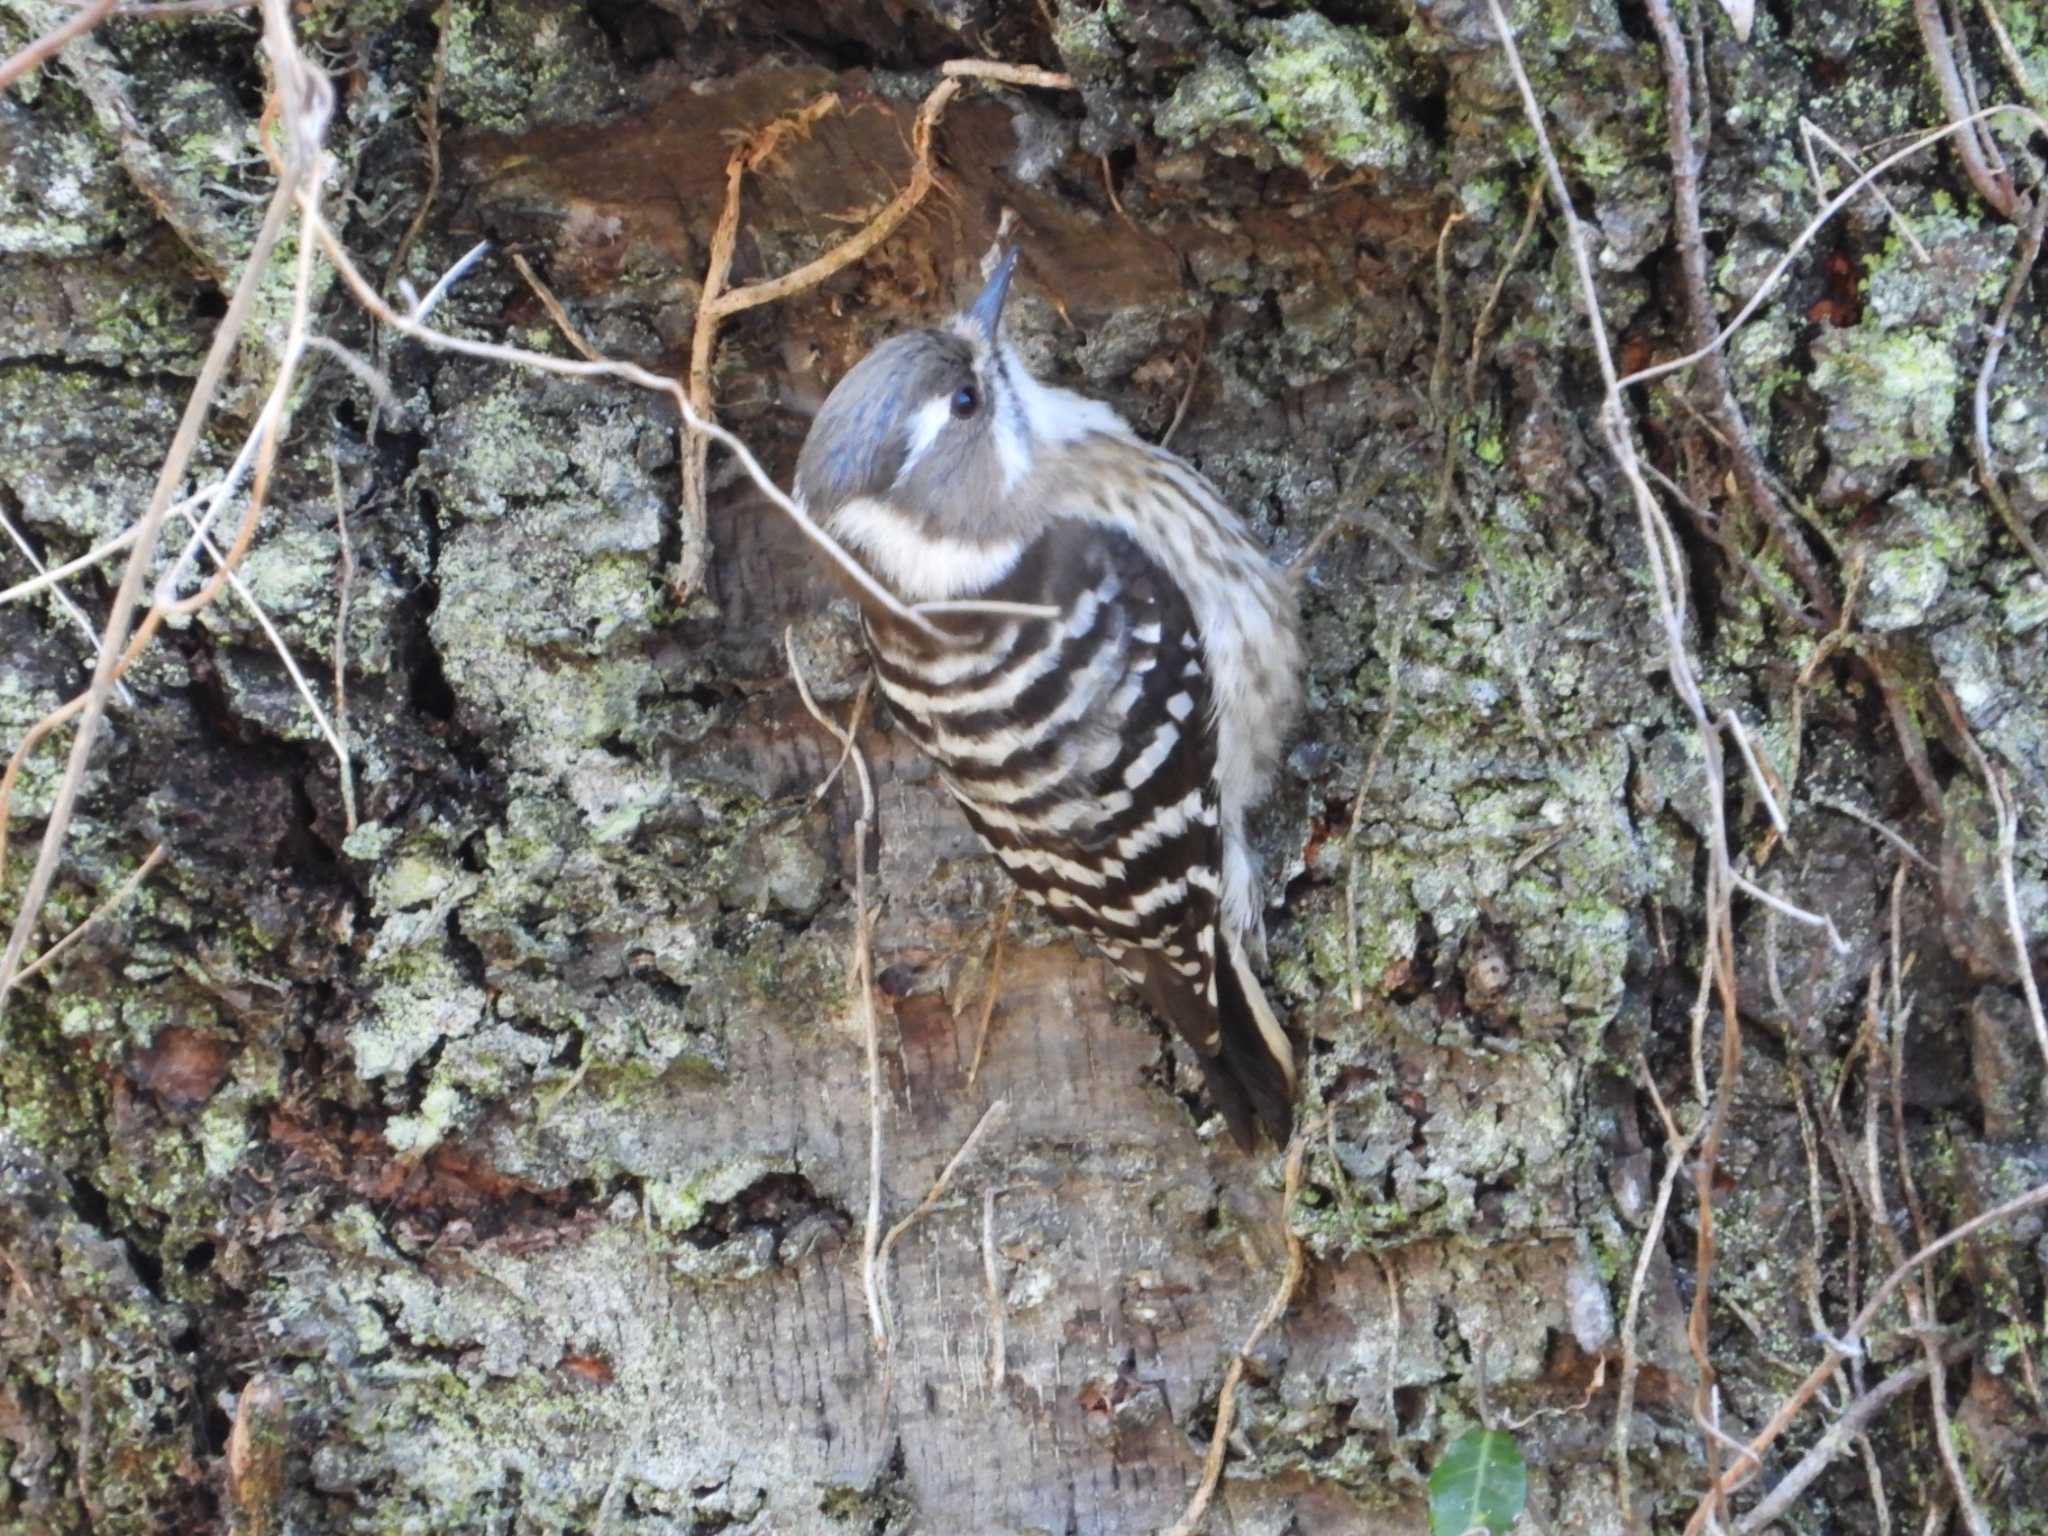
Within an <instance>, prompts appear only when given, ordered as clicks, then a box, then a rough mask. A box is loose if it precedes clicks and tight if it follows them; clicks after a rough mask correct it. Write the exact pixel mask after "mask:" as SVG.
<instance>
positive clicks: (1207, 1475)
mask: <svg viewBox="0 0 2048 1536" xmlns="http://www.w3.org/2000/svg"><path fill="white" fill-rule="evenodd" d="M1322 1129H1323V1128H1322V1126H1320V1125H1304V1126H1301V1127H1299V1128H1297V1129H1296V1131H1295V1133H1294V1139H1293V1140H1292V1141H1290V1142H1289V1143H1288V1144H1287V1168H1286V1172H1285V1174H1284V1175H1283V1176H1282V1180H1281V1190H1280V1226H1281V1230H1282V1231H1283V1232H1285V1233H1286V1234H1287V1270H1286V1273H1285V1274H1283V1275H1282V1276H1281V1277H1280V1284H1279V1286H1278V1287H1277V1288H1275V1290H1274V1292H1273V1295H1272V1298H1271V1299H1270V1300H1269V1301H1267V1303H1266V1307H1265V1310H1264V1311H1263V1312H1261V1313H1260V1314H1259V1320H1258V1321H1257V1322H1256V1323H1254V1324H1253V1325H1252V1331H1251V1332H1250V1333H1249V1334H1247V1335H1245V1341H1244V1343H1243V1344H1242V1345H1240V1346H1239V1348H1238V1351H1237V1353H1236V1354H1234V1355H1232V1356H1231V1357H1230V1365H1229V1367H1228V1368H1227V1369H1226V1370H1225V1371H1224V1373H1223V1385H1222V1387H1221V1388H1220V1389H1218V1391H1217V1393H1216V1428H1215V1430H1214V1432H1213V1433H1211V1434H1210V1436H1209V1451H1208V1454H1207V1455H1205V1456H1204V1457H1203V1458H1202V1480H1201V1482H1200V1483H1198V1484H1196V1486H1195V1492H1194V1496H1193V1497H1192V1498H1190V1499H1189V1500H1188V1503H1187V1508H1185V1509H1184V1510H1182V1511H1181V1517H1180V1518H1179V1519H1178V1520H1176V1521H1174V1523H1173V1524H1172V1525H1171V1526H1170V1527H1168V1529H1167V1531H1166V1533H1165V1536H1194V1533H1195V1532H1196V1531H1198V1530H1200V1529H1201V1528H1202V1521H1203V1519H1204V1518H1205V1517H1206V1516H1207V1515H1208V1513H1209V1502H1210V1500H1212V1499H1214V1498H1215V1497H1216V1489H1217V1486H1218V1485H1219V1484H1220V1483H1221V1482H1222V1481H1223V1462H1224V1459H1225V1458H1226V1457H1227V1456H1228V1455H1229V1453H1230V1424H1231V1419H1232V1416H1233V1415H1234V1414H1235V1413H1236V1411H1237V1388H1238V1383H1239V1382H1241V1381H1243V1380H1244V1373H1245V1367H1246V1364H1247V1362H1248V1361H1249V1359H1250V1356H1251V1352H1252V1351H1253V1350H1255V1349H1257V1348H1258V1347H1259V1341H1260V1340H1261V1339H1263V1338H1265V1336H1266V1334H1267V1333H1268V1332H1269V1331H1270V1330H1271V1329H1272V1327H1273V1325H1274V1324H1275V1323H1277V1322H1279V1321H1280V1319H1281V1318H1282V1317H1283V1316H1284V1315H1285V1314H1286V1312H1287V1309H1288V1307H1290V1306H1291V1305H1293V1302H1294V1292H1295V1288H1296V1287H1297V1286H1299V1285H1300V1284H1301V1276H1302V1272H1303V1271H1304V1270H1305V1269H1306V1268H1307V1267H1308V1254H1307V1252H1306V1250H1305V1249H1304V1248H1303V1247H1302V1243H1301V1239H1300V1238H1298V1237H1296V1236H1295V1235H1294V1197H1295V1196H1296V1195H1298V1194H1300V1193H1301V1169H1302V1161H1303V1159H1304V1157H1306V1155H1307V1153H1308V1147H1309V1143H1310V1142H1311V1141H1313V1140H1314V1139H1315V1138H1316V1137H1317V1135H1319V1134H1320V1133H1321V1131H1322Z"/></svg>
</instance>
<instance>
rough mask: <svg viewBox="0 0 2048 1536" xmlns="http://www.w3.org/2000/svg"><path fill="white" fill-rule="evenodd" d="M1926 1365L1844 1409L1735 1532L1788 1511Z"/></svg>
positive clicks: (1960, 1353)
mask: <svg viewBox="0 0 2048 1536" xmlns="http://www.w3.org/2000/svg"><path fill="white" fill-rule="evenodd" d="M1972 1347H1973V1346H1972V1345H1971V1343H1970V1341H1969V1340H1967V1339H1958V1340H1956V1341H1954V1342H1953V1343H1950V1344H1948V1345H1946V1346H1944V1347H1943V1349H1942V1357H1943V1358H1944V1359H1945V1360H1948V1361H1950V1362H1951V1363H1953V1362H1955V1361H1959V1360H1962V1359H1965V1358H1967V1357H1968V1355H1969V1353H1970V1350H1971V1348H1972ZM1927 1369H1928V1367H1927V1362H1926V1361H1925V1360H1920V1361H1918V1362H1916V1363H1914V1364H1912V1365H1909V1366H1907V1367H1906V1368H1905V1369H1904V1370H1901V1371H1896V1372H1894V1373H1893V1374H1892V1375H1890V1376H1887V1377H1886V1378H1885V1379H1884V1380H1883V1381H1881V1382H1879V1383H1878V1384H1877V1385H1876V1386H1874V1387H1872V1388H1871V1389H1870V1390H1869V1391H1868V1392H1866V1393H1864V1394H1863V1395H1862V1396H1861V1397H1859V1398H1857V1399H1856V1400H1855V1401H1854V1402H1853V1403H1851V1404H1849V1406H1848V1407H1847V1408H1845V1409H1843V1410H1842V1413H1841V1415H1840V1416H1839V1417H1838V1418H1836V1420H1835V1421H1834V1422H1833V1423H1832V1424H1830V1425H1828V1427H1827V1430H1826V1432H1825V1433H1823V1434H1822V1435H1821V1437H1820V1439H1818V1440H1816V1441H1815V1442H1814V1443H1813V1445H1812V1446H1811V1447H1809V1448H1808V1450H1807V1452H1806V1454H1805V1455H1804V1456H1802V1457H1800V1458H1799V1460H1798V1462H1797V1463H1796V1464H1795V1465H1794V1466H1793V1468H1792V1470H1791V1471H1789V1472H1787V1473H1786V1474H1785V1475H1784V1476H1783V1477H1782V1478H1780V1479H1779V1480H1778V1486H1777V1487H1775V1488H1773V1489H1772V1490H1771V1491H1770V1492H1769V1493H1768V1494H1766V1495H1765V1496H1764V1497H1763V1498H1762V1499H1761V1500H1759V1501H1758V1503H1757V1506H1756V1508H1754V1509H1752V1510H1751V1511H1750V1512H1749V1513H1748V1514H1746V1515H1744V1516H1743V1517H1742V1518H1741V1519H1740V1520H1738V1521H1736V1522H1735V1531H1736V1536H1755V1533H1757V1532H1760V1531H1763V1530H1765V1529H1766V1528H1767V1527H1769V1526H1770V1524H1771V1523H1772V1522H1773V1521H1775V1520H1777V1519H1778V1518H1779V1517H1780V1516H1782V1515H1785V1514H1786V1513H1788V1512H1789V1511H1790V1510H1791V1508H1792V1504H1793V1501H1794V1500H1796V1499H1797V1498H1798V1497H1799V1496H1800V1495H1801V1494H1802V1493H1804V1492H1806V1490H1807V1489H1808V1488H1810V1487H1811V1486H1812V1485H1813V1480H1814V1479H1815V1478H1817V1477H1819V1476H1820V1475H1821V1473H1823V1472H1825V1471H1826V1470H1827V1469H1828V1464H1829V1463H1830V1462H1832V1461H1833V1460H1834V1459H1835V1458H1836V1457H1837V1456H1839V1455H1841V1454H1842V1452H1844V1451H1845V1450H1847V1449H1848V1448H1849V1445H1850V1442H1851V1441H1853V1440H1854V1439H1855V1438H1856V1437H1857V1436H1858V1435H1860V1434H1862V1433H1863V1431H1864V1430H1865V1428H1866V1427H1867V1426H1869V1425H1870V1424H1871V1423H1872V1422H1873V1421H1874V1420H1875V1419H1876V1418H1877V1416H1878V1415H1879V1414H1880V1413H1882V1412H1884V1410H1885V1409H1886V1408H1887V1407H1889V1406H1890V1405H1891V1404H1892V1403H1893V1402H1894V1401H1895V1400H1896V1399H1898V1398H1899V1397H1902V1396H1904V1395H1905V1394H1906V1393H1908V1392H1910V1391H1912V1390H1913V1389H1914V1388H1915V1387H1917V1386H1919V1385H1920V1384H1921V1383H1922V1382H1924V1381H1925V1380H1927Z"/></svg>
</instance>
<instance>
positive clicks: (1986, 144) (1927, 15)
mask: <svg viewBox="0 0 2048 1536" xmlns="http://www.w3.org/2000/svg"><path fill="white" fill-rule="evenodd" d="M1913 19H1914V20H1915V21H1917V22H1918V23H1919V24H1920V41H1921V44H1922V45H1923V46H1924V47H1925V48H1926V50H1927V63H1928V67H1929V68H1931V69H1932V70H1933V71H1934V84H1935V88H1936V89H1937V90H1939V91H1940V92H1941V104H1942V106H1943V107H1944V108H1945V109H1946V110H1947V112H1948V115H1949V118H1950V120H1951V121H1953V122H1954V123H1956V124H1957V125H1958V127H1959V128H1960V129H1961V131H1960V132H1959V133H1957V135H1956V155H1957V157H1958V158H1959V159H1961V160H1962V162H1963V169H1964V171H1966V172H1967V173H1968V174H1969V177H1970V185H1971V186H1973V187H1975V188H1976V189H1977V193H1978V195H1979V196H1980V197H1982V198H1983V199H1984V201H1985V202H1987V203H1989V204H1990V205H1991V206H1992V207H1994V208H1996V209H1997V210H1998V211H1999V212H2000V213H2002V214H2004V215H2005V216H2006V217H2007V218H2008V219H2010V218H2013V217H2015V216H2016V215H2017V214H2018V213H2019V212H2020V197H2019V193H2018V192H2017V191H2016V190H2015V189H2014V187H2013V184H2012V173H2011V172H2010V171H2008V170H2006V169H2005V168H2004V167H2003V166H2002V165H1993V164H1992V161H1993V160H1995V159H1996V158H1997V155H1998V150H1997V147H1996V146H1995V145H1993V144H1992V143H1991V135H1990V134H1989V133H1981V134H1980V133H1979V132H1978V125H1977V123H1976V121H1974V119H1975V118H1977V117H1978V116H1979V114H1978V112H1977V111H1976V108H1975V104H1974V103H1973V102H1972V101H1971V100H1970V94H1969V91H1968V89H1967V87H1966V86H1965V84H1964V82H1963V77H1962V75H1961V73H1960V72H1959V71H1958V70H1957V69H1956V60H1955V48H1954V45H1953V44H1952V42H1951V41H1950V38H1949V32H1948V24H1947V23H1946V22H1945V21H1944V20H1943V19H1942V15H1941V0H1913Z"/></svg>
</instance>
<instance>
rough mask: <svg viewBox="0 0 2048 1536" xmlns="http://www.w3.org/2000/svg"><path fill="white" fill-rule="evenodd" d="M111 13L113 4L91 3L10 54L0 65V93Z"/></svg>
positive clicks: (104, 0)
mask: <svg viewBox="0 0 2048 1536" xmlns="http://www.w3.org/2000/svg"><path fill="white" fill-rule="evenodd" d="M113 11H114V0H92V4H90V5H88V6H86V7H84V8H83V9H82V10H80V11H79V12H78V14H76V15H75V16H70V17H67V18H66V19H65V20H64V21H62V22H59V23H58V24H57V25H56V26H54V27H52V28H51V29H50V30H49V31H48V32H45V33H44V34H43V35H42V36H41V37H38V38H36V39H34V40H33V41H31V42H30V43H28V44H27V45H26V46H25V47H23V48H22V49H21V50H20V51H19V52H17V53H14V54H11V55H10V56H9V57H8V59H7V61H6V62H5V63H4V64H0V91H4V90H5V89H7V87H8V86H10V85H12V84H14V82H15V81H16V80H18V79H20V78H21V77H22V76H23V75H25V74H27V73H28V72H29V71H30V70H32V69H34V68H35V67H36V66H37V65H38V64H40V63H42V62H43V61H44V60H45V59H50V58H54V57H56V55H57V54H58V53H59V52H60V51H61V50H62V49H63V47H64V45H65V44H66V43H68V42H70V41H71V40H72V39H73V38H78V37H83V36H84V35H85V34H86V33H88V32H90V31H91V30H92V29H93V28H94V27H96V26H98V25H99V24H100V23H101V22H103V21H105V20H106V19H107V17H109V16H110V15H112V14H113Z"/></svg>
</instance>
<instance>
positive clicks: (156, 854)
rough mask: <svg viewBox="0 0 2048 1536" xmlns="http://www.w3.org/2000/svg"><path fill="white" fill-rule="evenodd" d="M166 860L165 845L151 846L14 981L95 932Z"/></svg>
mask: <svg viewBox="0 0 2048 1536" xmlns="http://www.w3.org/2000/svg"><path fill="white" fill-rule="evenodd" d="M163 861H164V845H163V844H162V843H158V844H157V845H156V846H155V847H154V848H152V849H150V850H149V856H148V857H147V858H145V859H144V860H143V861H142V862H141V863H140V864H139V865H137V866H136V868H135V871H134V873H133V874H131V875H129V876H128V878H127V879H126V880H123V881H122V882H121V883H120V885H118V886H117V887H115V889H114V893H113V895H111V896H109V897H108V898H107V899H106V900H105V901H103V902H101V903H100V904H99V905H98V906H96V907H94V908H93V909H92V911H90V912H88V913H87V914H86V916H85V920H84V921H83V922H81V923H80V924H79V925H78V926H77V927H76V928H74V929H72V930H71V931H70V932H69V933H67V934H65V935H64V937H63V938H61V939H59V940H58V941H57V942H56V943H54V944H52V945H51V946H50V947H49V948H48V949H46V950H44V951H43V952H42V953H41V954H40V955H38V956H37V957H36V958H35V959H33V960H31V961H30V962H29V963H28V964H27V965H24V966H23V967H22V968H21V974H20V975H19V976H17V977H15V978H14V980H15V984H16V985H17V986H19V985H20V984H21V983H22V982H24V981H27V980H28V979H29V977H31V976H33V975H35V974H36V973H37V972H39V971H42V970H46V969H48V968H49V967H50V966H51V965H53V964H55V963H56V962H57V960H59V959H60V958H61V957H62V956H63V954H64V952H65V951H66V950H68V949H70V948H71V947H72V945H74V944H76V943H77V942H78V941H79V940H80V939H83V938H84V937H85V936H86V935H87V934H88V933H90V932H92V930H93V928H94V927H95V926H96V925H97V924H99V923H103V922H105V921H106V920H107V919H108V918H109V917H110V916H112V915H113V914H114V913H116V912H118V911H120V910H121V908H123V907H125V906H126V905H127V904H128V901H129V898H130V897H132V896H133V895H134V894H135V893H136V891H137V890H139V889H140V888H141V886H142V882H143V881H145V880H147V879H148V878H149V875H150V871H151V870H153V869H155V868H156V867H157V865H159V864H161V863H163Z"/></svg>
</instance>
